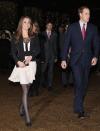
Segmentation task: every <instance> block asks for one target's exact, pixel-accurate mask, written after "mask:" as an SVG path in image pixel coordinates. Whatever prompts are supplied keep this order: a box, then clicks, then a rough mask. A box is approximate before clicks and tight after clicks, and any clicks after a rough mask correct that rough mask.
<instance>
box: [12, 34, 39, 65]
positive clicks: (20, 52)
mask: <svg viewBox="0 0 100 131" xmlns="http://www.w3.org/2000/svg"><path fill="white" fill-rule="evenodd" d="M11 45H12V46H11V52H12V56H13V59H14V61H15V63H16V64H17V62H18V61H23V60H24V58H25V52H24V47H23V40H22V39H21V40H19V42H18V43H16V41H15V39H14V38H13V39H12V44H11ZM39 52H40V46H39V39H38V37H37V36H35V37H32V38H31V41H30V52H29V55H31V56H32V61H34V60H36V57H37V56H38V54H39Z"/></svg>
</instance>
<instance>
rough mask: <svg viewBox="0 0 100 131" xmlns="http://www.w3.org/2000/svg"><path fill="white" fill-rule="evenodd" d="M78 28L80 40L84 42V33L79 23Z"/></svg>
mask: <svg viewBox="0 0 100 131" xmlns="http://www.w3.org/2000/svg"><path fill="white" fill-rule="evenodd" d="M77 26H78V32H79V35H80V38H81V40H82V41H83V37H82V32H81V27H80V24H79V22H78V23H77Z"/></svg>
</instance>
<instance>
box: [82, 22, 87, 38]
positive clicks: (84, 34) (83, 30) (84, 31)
mask: <svg viewBox="0 0 100 131" xmlns="http://www.w3.org/2000/svg"><path fill="white" fill-rule="evenodd" d="M82 37H83V40H84V39H85V37H86V30H85V24H83V27H82Z"/></svg>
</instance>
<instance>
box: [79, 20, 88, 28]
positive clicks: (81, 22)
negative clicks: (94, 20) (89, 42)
mask: <svg viewBox="0 0 100 131" xmlns="http://www.w3.org/2000/svg"><path fill="white" fill-rule="evenodd" d="M79 24H80V27H81V29H82V27H83V24H85V29H86V28H87V23H86V22H83V21H81V20H80V21H79Z"/></svg>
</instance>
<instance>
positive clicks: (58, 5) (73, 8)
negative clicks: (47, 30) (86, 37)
mask: <svg viewBox="0 0 100 131" xmlns="http://www.w3.org/2000/svg"><path fill="white" fill-rule="evenodd" d="M82 5H86V6H88V7H89V8H90V10H91V19H90V21H92V23H94V24H96V25H97V26H98V28H100V5H99V1H97V0H91V1H90V0H59V1H58V0H1V1H0V30H4V29H8V30H11V31H12V30H13V31H14V30H15V29H16V26H17V23H18V20H19V18H20V17H21V16H22V15H28V16H31V17H32V19H33V20H36V21H38V22H39V24H40V26H41V27H42V26H44V24H45V21H46V20H47V19H52V20H53V21H54V22H55V24H59V23H63V22H65V23H68V24H69V23H72V22H74V21H76V20H78V15H77V9H78V8H79V7H80V6H82ZM58 21H59V23H58Z"/></svg>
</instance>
